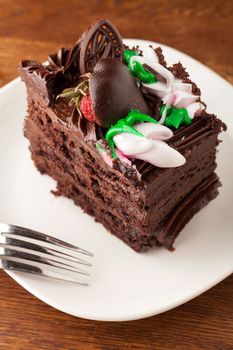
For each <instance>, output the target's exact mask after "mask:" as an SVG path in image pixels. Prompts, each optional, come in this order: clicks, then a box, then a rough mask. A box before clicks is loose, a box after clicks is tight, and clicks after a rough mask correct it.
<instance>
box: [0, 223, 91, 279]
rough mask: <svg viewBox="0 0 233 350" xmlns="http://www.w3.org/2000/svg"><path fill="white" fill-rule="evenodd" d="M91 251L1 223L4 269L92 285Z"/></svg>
mask: <svg viewBox="0 0 233 350" xmlns="http://www.w3.org/2000/svg"><path fill="white" fill-rule="evenodd" d="M82 255H84V256H86V259H88V258H90V257H93V254H92V253H90V252H89V251H87V250H85V249H82V248H79V247H76V246H74V245H73V244H70V243H67V242H64V241H62V240H60V239H57V238H54V237H52V236H49V235H47V234H44V233H41V232H37V231H33V230H30V229H27V228H24V227H20V226H14V225H8V224H1V223H0V268H2V269H4V270H11V271H12V270H13V271H20V272H25V273H29V274H33V275H40V276H44V277H50V278H54V279H58V280H63V281H68V282H73V283H78V284H81V285H88V283H87V281H86V280H85V278H86V276H89V275H90V274H89V273H88V272H87V269H88V268H89V267H90V266H91V264H90V262H88V261H87V260H86V259H85V260H84V259H83V258H81V257H80V256H82ZM82 277H84V280H83V279H82Z"/></svg>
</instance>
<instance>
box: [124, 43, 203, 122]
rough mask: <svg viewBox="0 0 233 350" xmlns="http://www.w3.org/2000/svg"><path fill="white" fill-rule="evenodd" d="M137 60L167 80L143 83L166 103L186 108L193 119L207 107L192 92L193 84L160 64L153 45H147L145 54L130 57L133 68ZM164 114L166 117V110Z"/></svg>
mask: <svg viewBox="0 0 233 350" xmlns="http://www.w3.org/2000/svg"><path fill="white" fill-rule="evenodd" d="M135 61H138V62H139V63H141V64H146V65H148V66H149V67H151V68H152V69H153V70H154V71H155V72H157V73H159V74H160V75H161V76H162V77H163V78H164V80H165V82H160V81H158V82H156V83H151V84H148V83H142V84H143V86H145V87H146V88H147V89H148V90H150V91H151V93H154V94H155V95H156V96H158V97H160V98H161V99H162V100H163V102H164V104H166V105H168V106H174V107H175V108H186V109H187V111H188V114H189V117H190V118H191V119H193V117H194V116H195V115H198V114H199V113H200V112H201V111H202V110H203V109H204V108H205V107H204V105H203V104H202V103H201V102H199V101H198V100H199V96H197V95H194V94H193V93H192V85H191V84H189V83H183V82H182V81H181V80H179V79H176V78H175V77H174V75H173V74H172V73H171V72H170V71H169V70H168V69H166V68H165V67H163V66H162V65H161V64H159V63H158V57H157V55H156V53H155V52H154V50H153V49H152V48H151V47H147V48H146V49H145V50H144V55H143V56H132V57H131V58H130V65H131V68H133V63H134V62H135ZM164 114H165V117H166V112H165V113H164ZM162 117H164V116H162ZM164 120H165V118H163V119H162V122H164ZM160 123H161V122H160Z"/></svg>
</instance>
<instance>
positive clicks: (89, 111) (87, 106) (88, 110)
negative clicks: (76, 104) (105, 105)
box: [80, 91, 96, 122]
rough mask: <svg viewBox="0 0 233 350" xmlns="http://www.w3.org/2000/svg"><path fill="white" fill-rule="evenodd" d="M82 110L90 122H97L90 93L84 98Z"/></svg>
mask: <svg viewBox="0 0 233 350" xmlns="http://www.w3.org/2000/svg"><path fill="white" fill-rule="evenodd" d="M80 110H81V112H82V114H83V115H84V117H85V118H86V119H87V120H88V121H89V122H94V121H95V120H96V117H95V114H94V111H93V108H92V102H91V96H90V93H89V91H88V92H87V94H86V95H85V96H83V98H82V101H81V104H80Z"/></svg>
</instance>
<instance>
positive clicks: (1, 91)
mask: <svg viewBox="0 0 233 350" xmlns="http://www.w3.org/2000/svg"><path fill="white" fill-rule="evenodd" d="M123 40H124V41H125V42H131V43H132V42H137V43H139V44H141V43H143V44H149V45H150V44H152V45H156V46H162V48H168V49H172V50H174V51H175V52H176V53H178V54H182V55H185V56H186V57H187V58H188V59H191V60H194V61H195V62H196V63H197V64H198V65H201V66H202V67H203V68H205V70H208V71H209V72H210V73H211V74H214V75H215V76H216V77H217V78H218V79H221V80H222V81H223V82H224V84H226V85H228V88H229V87H230V88H232V89H233V87H232V85H231V84H230V83H229V82H228V81H227V80H225V79H224V78H223V77H221V76H220V75H219V74H217V73H216V72H214V71H213V70H212V69H210V68H209V67H207V66H205V65H204V64H203V63H201V62H199V61H198V60H196V59H194V58H192V57H191V56H189V55H187V54H186V53H184V52H181V51H179V50H177V49H175V48H172V47H170V46H167V45H164V44H160V43H157V42H153V41H148V40H142V39H123ZM19 83H20V84H21V81H20V78H19V77H18V78H16V79H14V80H11V81H10V82H8V83H7V84H5V85H4V86H3V87H1V88H0V98H1V96H2V94H4V93H5V92H7V91H8V89H9V90H11V89H12V88H13V89H14V88H15V86H17V84H19ZM0 122H1V118H0ZM228 133H229V134H230V136H232V135H231V133H230V132H228ZM229 270H230V271H228V272H227V273H225V274H223V275H221V277H219V279H217V280H215V281H213V282H212V283H211V284H209V285H208V286H205V287H204V288H197V290H196V291H195V293H193V294H192V295H190V296H188V297H187V298H183V299H182V300H176V301H171V302H170V304H169V303H167V304H166V305H163V306H161V307H159V308H158V307H156V308H155V310H154V309H153V310H151V311H150V312H146V311H145V312H141V311H140V312H134V315H131V316H122V317H114V316H113V317H112V318H111V317H109V316H107V317H104V316H103V317H99V316H95V315H94V316H93V317H91V316H90V315H88V316H87V315H85V313H79V314H77V313H75V312H74V313H72V312H70V311H66V310H65V309H66V308H64V307H62V306H61V305H57V303H56V302H51V299H47V297H46V296H44V295H41V294H40V292H38V291H37V290H35V289H33V287H32V286H31V285H30V283H29V284H28V283H27V281H25V280H23V279H22V278H21V277H20V276H21V274H18V273H16V272H12V271H5V272H6V273H7V274H8V275H9V276H10V277H12V278H13V279H14V280H15V281H16V282H17V283H18V284H20V285H21V286H22V287H23V288H24V289H26V290H27V291H28V292H29V293H31V294H32V295H34V296H35V297H37V298H38V299H39V300H41V301H43V302H45V303H46V304H48V305H50V306H52V307H54V308H55V309H57V310H59V311H62V312H64V313H68V314H70V315H72V316H75V317H81V318H85V319H89V320H96V321H97V320H98V321H110V322H113V321H115V322H118V321H131V320H137V319H142V318H146V317H151V316H155V315H158V314H160V313H163V312H166V311H169V310H171V309H173V308H176V307H178V306H180V305H182V304H184V303H186V302H188V301H190V300H192V299H194V298H196V297H197V296H199V295H201V294H203V293H204V292H206V291H207V290H209V289H211V288H212V287H214V286H215V285H217V284H219V283H220V282H221V281H223V280H224V279H225V278H227V277H228V276H230V275H231V274H232V273H233V269H232V270H231V269H229ZM123 314H124V313H123Z"/></svg>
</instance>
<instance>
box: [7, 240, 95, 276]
mask: <svg viewBox="0 0 233 350" xmlns="http://www.w3.org/2000/svg"><path fill="white" fill-rule="evenodd" d="M1 247H2V248H3V249H2V250H3V254H0V259H1V258H2V257H3V256H4V257H6V256H8V257H14V258H21V259H26V260H30V261H34V262H38V263H41V264H45V265H48V266H53V267H58V268H62V269H63V270H67V271H72V272H75V273H79V274H82V275H86V276H90V274H89V273H88V272H86V271H84V270H82V269H80V268H78V267H77V266H74V265H69V264H66V263H64V262H60V261H56V260H53V259H50V258H46V257H42V256H40V255H37V254H35V253H34V252H33V253H28V252H26V251H19V250H18V249H17V248H18V247H15V246H9V245H7V244H6V245H4V244H0V251H1Z"/></svg>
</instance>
